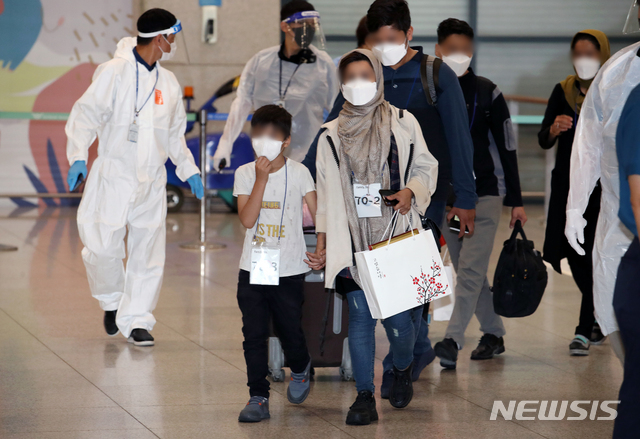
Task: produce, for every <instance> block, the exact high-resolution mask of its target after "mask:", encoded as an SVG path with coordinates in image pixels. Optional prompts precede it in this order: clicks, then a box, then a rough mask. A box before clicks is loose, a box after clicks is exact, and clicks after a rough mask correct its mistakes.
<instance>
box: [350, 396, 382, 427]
mask: <svg viewBox="0 0 640 439" xmlns="http://www.w3.org/2000/svg"><path fill="white" fill-rule="evenodd" d="M377 420H378V411H377V410H376V399H375V397H374V396H373V393H371V392H369V391H368V390H362V391H360V392H358V397H357V398H356V402H354V403H353V405H352V406H351V407H349V413H347V425H369V424H371V423H372V422H373V421H377Z"/></svg>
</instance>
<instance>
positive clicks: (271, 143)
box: [251, 136, 282, 162]
mask: <svg viewBox="0 0 640 439" xmlns="http://www.w3.org/2000/svg"><path fill="white" fill-rule="evenodd" d="M251 143H252V144H253V150H254V151H255V152H256V156H257V157H266V158H267V160H269V161H270V162H272V161H274V160H275V158H276V157H278V156H279V155H280V152H282V141H280V140H275V139H272V138H271V137H269V136H262V137H253V138H252V139H251Z"/></svg>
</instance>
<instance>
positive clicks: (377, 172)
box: [338, 49, 392, 284]
mask: <svg viewBox="0 0 640 439" xmlns="http://www.w3.org/2000/svg"><path fill="white" fill-rule="evenodd" d="M353 52H359V53H361V54H363V55H365V56H366V57H367V58H369V61H370V62H371V65H372V66H373V71H374V73H375V75H376V87H377V91H376V95H375V96H374V98H373V99H372V100H371V102H369V103H368V104H365V105H360V106H355V105H352V104H351V103H349V102H348V101H347V102H345V103H344V105H343V107H342V111H341V112H340V115H339V116H338V138H339V139H340V144H341V148H340V163H341V166H340V180H341V183H342V191H343V193H344V197H345V198H344V202H345V206H346V209H347V218H348V220H349V229H350V230H351V238H352V240H353V245H354V248H355V250H356V251H357V252H358V251H363V250H365V249H367V248H368V245H369V244H374V243H376V242H378V241H380V240H381V239H382V234H383V233H384V231H385V229H386V228H387V226H388V225H389V222H390V221H391V217H392V209H391V208H389V207H387V206H385V205H384V204H382V206H381V208H382V217H378V218H358V213H357V211H356V205H355V201H354V197H353V183H361V184H372V183H378V182H379V183H381V184H382V189H388V188H389V184H390V181H389V167H388V166H385V163H386V162H387V158H388V157H389V150H390V148H391V106H390V105H389V103H388V102H387V101H385V99H384V75H383V73H382V65H381V64H380V61H379V60H378V59H377V58H376V57H375V55H374V54H373V53H372V52H371V51H369V50H366V49H356V50H354V51H353ZM349 53H351V52H349ZM345 56H346V55H345ZM351 272H352V275H353V277H354V279H355V281H356V282H358V284H359V283H360V279H359V276H358V274H357V270H355V269H354V267H352V268H351Z"/></svg>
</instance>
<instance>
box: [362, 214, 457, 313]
mask: <svg viewBox="0 0 640 439" xmlns="http://www.w3.org/2000/svg"><path fill="white" fill-rule="evenodd" d="M395 219H396V217H394V220H395ZM394 227H395V226H394ZM370 248H371V250H368V251H363V252H358V253H356V254H355V256H356V265H357V267H358V274H359V276H360V281H361V283H362V287H363V290H364V293H365V297H366V299H367V304H368V305H369V311H370V312H371V316H372V317H373V318H375V319H386V318H388V317H391V316H394V315H396V314H399V313H401V312H403V311H407V310H409V309H412V308H415V307H417V306H420V305H423V304H425V303H427V302H431V301H432V300H435V299H440V298H442V297H445V296H447V295H449V294H451V287H450V286H449V280H448V279H447V276H446V274H445V272H444V270H443V264H442V259H441V257H440V252H439V251H438V246H437V245H436V240H435V237H434V236H433V232H432V231H431V230H422V231H418V230H416V229H413V230H409V231H408V232H406V233H404V234H402V235H399V236H396V237H394V238H393V239H391V238H390V239H389V240H388V241H385V242H383V243H378V244H374V245H372V246H370Z"/></svg>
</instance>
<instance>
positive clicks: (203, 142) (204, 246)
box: [180, 109, 226, 251]
mask: <svg viewBox="0 0 640 439" xmlns="http://www.w3.org/2000/svg"><path fill="white" fill-rule="evenodd" d="M199 116H200V117H199V122H200V176H201V177H202V186H204V196H203V197H202V199H201V200H200V240H199V241H195V242H188V243H186V244H180V247H181V248H184V249H187V250H200V251H204V250H221V249H223V248H225V247H226V245H224V244H218V243H211V242H207V226H206V218H207V110H205V109H202V110H200V114H199Z"/></svg>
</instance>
